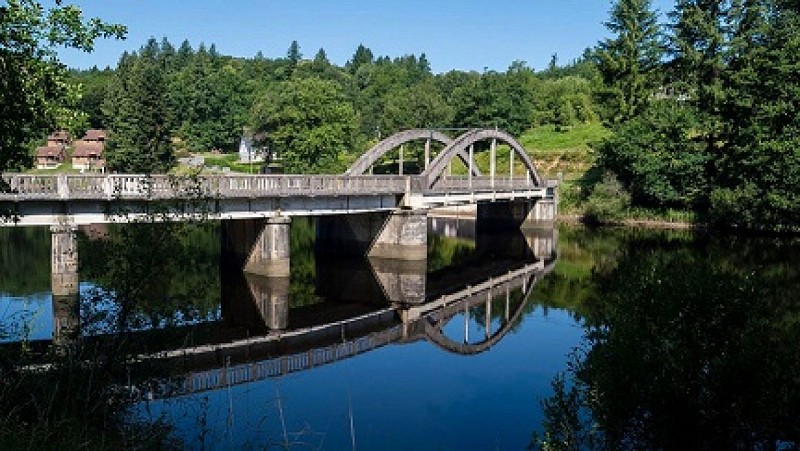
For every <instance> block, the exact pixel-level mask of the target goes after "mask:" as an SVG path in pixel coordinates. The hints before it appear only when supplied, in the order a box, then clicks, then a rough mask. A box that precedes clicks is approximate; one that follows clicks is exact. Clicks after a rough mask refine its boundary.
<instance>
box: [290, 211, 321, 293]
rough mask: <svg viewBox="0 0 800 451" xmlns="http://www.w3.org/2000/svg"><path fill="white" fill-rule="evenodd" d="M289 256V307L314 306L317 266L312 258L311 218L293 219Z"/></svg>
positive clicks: (312, 225) (312, 235) (313, 236)
mask: <svg viewBox="0 0 800 451" xmlns="http://www.w3.org/2000/svg"><path fill="white" fill-rule="evenodd" d="M289 233H290V239H289V254H290V255H291V259H290V260H289V264H290V265H291V274H290V276H289V277H290V279H291V284H290V285H289V305H290V306H291V307H302V306H304V305H311V304H316V303H317V302H319V299H318V297H317V295H316V278H317V266H316V260H315V257H314V241H315V238H316V227H315V224H314V220H313V219H312V218H302V217H301V218H294V219H293V220H292V226H291V228H290V229H289Z"/></svg>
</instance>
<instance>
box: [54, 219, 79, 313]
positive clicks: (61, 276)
mask: <svg viewBox="0 0 800 451" xmlns="http://www.w3.org/2000/svg"><path fill="white" fill-rule="evenodd" d="M75 232H76V229H75V227H72V226H68V225H67V226H52V227H50V233H51V248H50V249H51V253H50V255H51V258H50V263H51V272H50V273H51V286H52V291H53V296H67V297H69V296H74V295H77V294H78V289H79V287H78V241H77V239H76V237H75Z"/></svg>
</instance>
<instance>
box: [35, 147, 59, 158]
mask: <svg viewBox="0 0 800 451" xmlns="http://www.w3.org/2000/svg"><path fill="white" fill-rule="evenodd" d="M63 154H64V146H42V147H37V148H36V156H37V157H58V156H62V155H63Z"/></svg>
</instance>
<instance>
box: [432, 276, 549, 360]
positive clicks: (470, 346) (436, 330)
mask: <svg viewBox="0 0 800 451" xmlns="http://www.w3.org/2000/svg"><path fill="white" fill-rule="evenodd" d="M539 275H540V273H534V274H531V275H527V276H526V279H527V285H526V287H527V290H526V291H525V292H524V293H523V294H522V302H520V303H519V305H518V306H517V309H516V310H515V311H514V313H513V315H510V316H509V318H508V321H506V322H505V323H503V325H502V326H501V327H500V328H499V329H498V330H497V331H496V332H495V333H493V334H492V335H491V336H489V337H488V338H486V339H485V340H483V341H481V342H479V343H457V342H455V341H453V340H451V339H450V338H448V337H447V336H446V335H445V334H444V333H443V332H442V328H444V326H445V325H446V324H447V323H448V322H449V321H450V319H452V318H453V316H455V315H456V314H458V313H460V312H462V311H463V307H462V306H461V305H458V308H457V309H456V308H453V309H445V310H444V311H443V312H442V313H443V314H442V315H433V316H429V317H428V318H426V319H425V338H426V339H427V340H428V341H430V342H431V343H433V344H435V345H436V346H438V347H439V348H441V349H444V350H445V351H448V352H452V353H454V354H462V355H474V354H480V353H481V352H484V351H486V350H488V349H489V348H491V347H492V346H494V345H495V344H497V342H499V341H500V340H501V339H502V338H503V337H504V336H505V335H506V334H507V333H508V331H510V330H511V328H513V327H514V325H515V324H517V322H518V321H519V318H520V317H521V316H522V314H523V313H524V310H525V306H526V305H527V304H528V298H529V297H530V294H531V292H533V287H534V285H535V284H536V282H537V280H538V279H537V278H538V276H539ZM467 302H469V301H467ZM481 302H485V301H481Z"/></svg>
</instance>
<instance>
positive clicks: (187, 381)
mask: <svg viewBox="0 0 800 451" xmlns="http://www.w3.org/2000/svg"><path fill="white" fill-rule="evenodd" d="M553 266H554V260H548V261H545V260H537V261H535V262H533V263H527V264H526V263H520V264H519V265H518V266H517V267H516V268H513V269H510V270H508V271H507V272H505V273H504V274H501V275H498V276H496V277H490V278H488V279H485V280H479V281H475V283H473V284H471V285H468V286H467V287H466V288H463V289H461V290H458V291H455V292H453V293H450V294H446V295H441V296H438V297H436V298H435V299H432V300H430V301H428V302H425V303H423V304H418V305H413V306H409V305H399V304H394V305H392V306H391V307H389V308H382V309H380V310H377V311H375V312H372V313H368V314H364V315H360V316H356V317H354V318H349V319H346V320H342V321H336V322H332V323H328V324H322V325H318V326H312V327H307V328H303V329H298V330H293V331H284V332H281V331H276V332H272V333H269V334H267V335H265V336H261V337H254V338H249V339H244V340H237V341H233V342H229V343H223V344H217V345H203V346H197V347H190V348H183V349H178V350H174V351H167V352H163V353H159V354H155V355H151V356H147V358H156V359H167V360H171V361H177V362H179V363H182V364H183V365H184V367H185V368H186V369H187V374H186V375H185V376H181V377H179V378H178V379H176V381H173V383H169V384H166V385H164V386H163V387H161V388H159V389H157V390H156V391H155V392H153V393H150V395H149V396H154V397H163V396H167V397H168V396H177V395H183V394H191V393H198V392H203V391H207V390H215V389H219V388H224V387H228V386H231V385H236V384H244V383H249V382H255V381H259V380H264V379H267V378H270V377H279V376H283V375H286V374H290V373H294V372H298V371H304V370H308V369H311V368H315V367H319V366H321V365H325V364H329V363H333V362H337V361H340V360H343V359H346V358H349V357H353V356H356V355H359V354H362V353H365V352H369V351H371V350H374V349H377V348H380V347H382V346H385V345H388V344H392V343H409V342H415V341H419V340H427V341H430V342H431V343H434V344H435V345H436V346H438V347H440V348H441V349H443V350H445V351H448V352H452V353H457V354H467V355H469V354H477V353H480V352H483V351H485V350H487V349H489V348H490V347H492V346H494V345H495V344H496V343H497V342H498V341H500V340H501V339H502V338H503V336H505V335H506V334H507V333H508V332H509V331H510V330H511V329H512V327H514V326H515V325H516V324H517V323H518V321H519V320H520V319H521V316H522V315H523V313H524V311H525V307H526V305H527V303H528V300H529V297H530V294H531V292H532V290H533V288H534V286H535V284H536V282H538V280H540V278H541V277H542V276H543V275H545V274H547V273H548V272H550V271H551V270H552V268H553ZM251 289H252V287H251ZM516 290H519V291H520V294H519V295H515V294H514V293H515V292H516ZM497 304H499V305H500V307H499V311H501V312H502V315H500V327H499V328H497V329H496V330H495V331H492V324H491V321H492V312H493V308H495V307H494V306H495V305H497ZM481 306H482V307H483V314H484V321H485V323H484V329H485V337H484V338H483V339H482V340H480V341H478V342H476V343H471V342H470V341H469V329H468V326H469V321H470V311H471V309H473V308H476V307H481ZM462 313H463V314H464V330H465V332H464V333H465V336H464V342H457V341H454V340H452V339H450V338H449V337H447V336H446V334H445V333H444V332H443V328H444V326H445V325H446V324H447V323H449V322H450V321H451V320H452V319H453V318H454V317H455V316H457V315H459V314H462ZM237 360H239V361H238V362H237Z"/></svg>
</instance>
